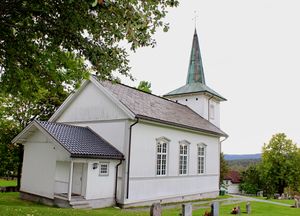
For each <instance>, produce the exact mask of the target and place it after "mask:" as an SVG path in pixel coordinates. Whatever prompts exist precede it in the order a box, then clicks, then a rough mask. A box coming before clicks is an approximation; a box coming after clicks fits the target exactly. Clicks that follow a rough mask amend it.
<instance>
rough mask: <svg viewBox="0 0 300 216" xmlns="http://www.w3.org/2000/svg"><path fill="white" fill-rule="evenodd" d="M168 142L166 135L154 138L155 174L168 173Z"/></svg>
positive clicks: (163, 174) (162, 174)
mask: <svg viewBox="0 0 300 216" xmlns="http://www.w3.org/2000/svg"><path fill="white" fill-rule="evenodd" d="M169 143H170V140H169V139H168V138H166V137H160V138H157V139H156V145H155V148H156V157H155V158H156V163H155V164H156V169H155V172H156V176H166V175H167V173H168V164H169V163H168V151H169ZM164 147H165V148H164Z"/></svg>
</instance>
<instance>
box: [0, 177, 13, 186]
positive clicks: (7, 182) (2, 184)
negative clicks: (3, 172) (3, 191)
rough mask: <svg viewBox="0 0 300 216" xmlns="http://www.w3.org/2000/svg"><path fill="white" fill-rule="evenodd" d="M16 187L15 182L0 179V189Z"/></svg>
mask: <svg viewBox="0 0 300 216" xmlns="http://www.w3.org/2000/svg"><path fill="white" fill-rule="evenodd" d="M6 186H17V180H5V179H0V187H6Z"/></svg>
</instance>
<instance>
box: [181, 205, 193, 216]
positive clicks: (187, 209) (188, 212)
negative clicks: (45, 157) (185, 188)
mask: <svg viewBox="0 0 300 216" xmlns="http://www.w3.org/2000/svg"><path fill="white" fill-rule="evenodd" d="M192 212H193V208H192V204H191V203H185V204H182V214H181V215H182V216H192Z"/></svg>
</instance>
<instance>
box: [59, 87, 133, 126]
mask: <svg viewBox="0 0 300 216" xmlns="http://www.w3.org/2000/svg"><path fill="white" fill-rule="evenodd" d="M124 118H127V116H126V114H125V113H124V112H123V111H122V110H121V109H119V108H118V107H117V106H116V105H115V104H114V103H113V102H112V101H111V99H109V98H108V97H107V96H106V95H105V94H103V93H102V92H101V91H100V90H99V89H98V88H97V87H96V86H95V85H94V84H93V83H91V82H89V83H88V84H87V86H86V87H85V88H83V89H82V91H81V92H80V93H79V95H78V96H77V97H76V98H75V100H74V101H73V102H72V103H71V104H70V105H69V107H68V108H67V109H66V110H65V111H64V112H63V113H62V115H61V116H60V117H59V118H58V119H57V120H56V121H57V122H74V121H96V120H111V119H124Z"/></svg>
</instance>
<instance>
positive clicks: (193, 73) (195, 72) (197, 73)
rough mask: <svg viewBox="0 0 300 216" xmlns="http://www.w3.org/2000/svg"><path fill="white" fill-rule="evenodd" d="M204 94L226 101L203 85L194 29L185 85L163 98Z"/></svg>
mask: <svg viewBox="0 0 300 216" xmlns="http://www.w3.org/2000/svg"><path fill="white" fill-rule="evenodd" d="M194 93H206V94H209V95H212V96H215V97H216V98H218V99H219V100H220V101H224V100H226V99H225V98H224V97H222V96H221V95H220V94H218V93H217V92H216V91H214V90H213V89H211V88H209V87H208V86H207V85H206V83H205V77H204V70H203V64H202V58H201V52H200V46H199V40H198V35H197V31H196V29H195V32H194V36H193V43H192V50H191V55H190V61H189V68H188V74H187V79H186V84H185V85H184V86H181V87H180V88H177V89H175V90H173V91H171V92H169V93H167V94H165V95H164V96H166V97H169V96H179V95H183V94H194Z"/></svg>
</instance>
